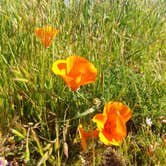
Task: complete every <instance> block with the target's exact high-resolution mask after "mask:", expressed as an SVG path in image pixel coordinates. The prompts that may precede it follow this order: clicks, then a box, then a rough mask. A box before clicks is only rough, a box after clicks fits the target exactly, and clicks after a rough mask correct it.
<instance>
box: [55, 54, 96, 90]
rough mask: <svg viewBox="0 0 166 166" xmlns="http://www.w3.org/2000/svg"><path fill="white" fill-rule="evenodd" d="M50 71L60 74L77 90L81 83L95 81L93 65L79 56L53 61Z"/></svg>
mask: <svg viewBox="0 0 166 166" xmlns="http://www.w3.org/2000/svg"><path fill="white" fill-rule="evenodd" d="M52 71H53V72H54V73H55V74H57V75H59V76H61V77H62V79H63V80H64V81H65V82H66V84H67V85H68V86H69V87H70V88H71V89H72V90H77V89H78V88H79V87H80V86H81V85H86V84H88V83H92V82H95V80H96V75H97V69H96V68H95V67H94V65H93V64H92V63H90V62H89V61H88V60H86V59H85V58H83V57H80V56H70V57H68V58H67V59H66V60H57V61H55V62H54V63H53V66H52Z"/></svg>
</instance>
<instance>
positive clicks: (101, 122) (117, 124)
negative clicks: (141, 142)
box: [92, 102, 132, 146]
mask: <svg viewBox="0 0 166 166" xmlns="http://www.w3.org/2000/svg"><path fill="white" fill-rule="evenodd" d="M131 116H132V113H131V110H130V109H129V108H128V107H127V106H126V105H124V104H122V103H120V102H108V103H106V104H105V107H104V111H103V114H96V115H95V116H94V117H93V119H92V120H93V122H95V123H97V128H98V130H99V138H100V141H101V142H103V143H104V144H105V145H110V144H112V145H117V146H118V145H120V143H121V142H122V140H123V139H124V138H125V137H126V122H127V121H128V120H129V119H130V118H131Z"/></svg>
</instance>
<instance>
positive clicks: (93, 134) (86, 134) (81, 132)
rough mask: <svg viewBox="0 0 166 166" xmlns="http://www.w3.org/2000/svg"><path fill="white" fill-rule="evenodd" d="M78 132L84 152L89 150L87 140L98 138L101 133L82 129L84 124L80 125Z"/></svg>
mask: <svg viewBox="0 0 166 166" xmlns="http://www.w3.org/2000/svg"><path fill="white" fill-rule="evenodd" d="M78 131H79V135H80V139H81V145H82V148H83V151H84V150H86V148H87V143H86V139H87V138H96V137H98V135H99V131H98V130H92V131H90V132H86V131H84V129H83V127H82V124H79V126H78Z"/></svg>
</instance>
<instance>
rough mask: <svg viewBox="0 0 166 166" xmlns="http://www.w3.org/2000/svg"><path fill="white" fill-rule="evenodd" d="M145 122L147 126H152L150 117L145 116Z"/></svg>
mask: <svg viewBox="0 0 166 166" xmlns="http://www.w3.org/2000/svg"><path fill="white" fill-rule="evenodd" d="M145 121H146V124H147V125H148V126H149V127H151V126H152V120H151V118H147V117H146V120H145Z"/></svg>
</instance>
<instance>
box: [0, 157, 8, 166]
mask: <svg viewBox="0 0 166 166" xmlns="http://www.w3.org/2000/svg"><path fill="white" fill-rule="evenodd" d="M3 165H8V161H7V160H4V159H3V158H2V157H0V166H3Z"/></svg>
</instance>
